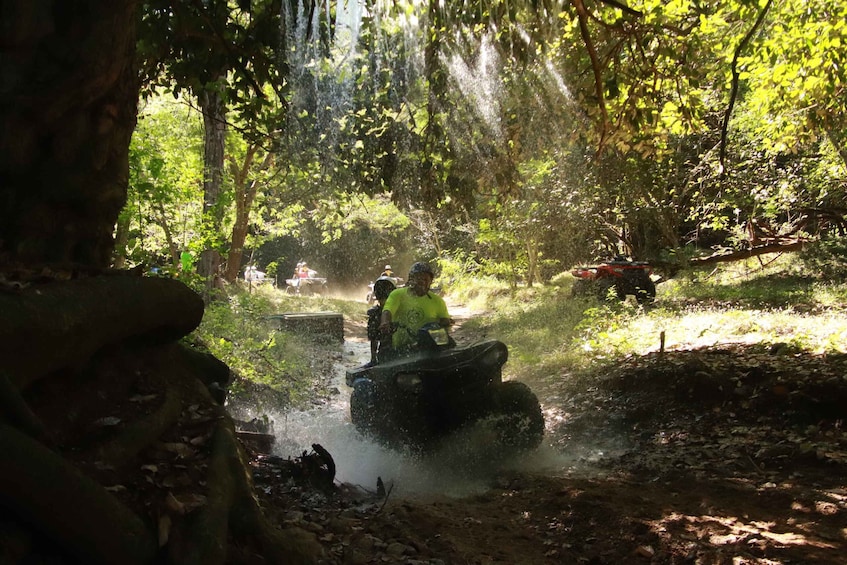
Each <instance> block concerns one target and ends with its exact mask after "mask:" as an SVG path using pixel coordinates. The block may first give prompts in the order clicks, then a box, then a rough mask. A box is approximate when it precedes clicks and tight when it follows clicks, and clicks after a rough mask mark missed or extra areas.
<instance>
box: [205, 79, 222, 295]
mask: <svg viewBox="0 0 847 565" xmlns="http://www.w3.org/2000/svg"><path fill="white" fill-rule="evenodd" d="M198 98H199V100H200V107H201V108H202V110H203V124H204V126H205V128H204V152H203V169H204V171H203V220H204V222H208V225H207V229H208V233H215V234H217V233H221V223H222V221H223V210H222V209H221V194H222V193H223V167H224V148H225V142H226V108H225V106H224V101H223V98H222V97H221V94H220V92H218V91H217V90H215V89H214V88H212V87H210V88H207V89H206V90H204V91H203V92H201V93H200V94H199V96H198ZM220 267H221V254H220V251H219V250H218V249H216V248H215V242H213V241H212V242H207V247H206V249H204V250H203V252H202V254H201V255H200V263H199V272H200V274H201V275H203V276H204V277H206V289H207V291H210V290H211V288H212V287H213V286H215V278H216V277H217V276H218V274H219V270H220Z"/></svg>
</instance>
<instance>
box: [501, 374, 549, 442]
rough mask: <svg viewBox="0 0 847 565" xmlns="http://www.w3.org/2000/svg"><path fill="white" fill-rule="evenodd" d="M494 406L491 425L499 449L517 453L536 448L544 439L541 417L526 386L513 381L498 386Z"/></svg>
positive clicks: (537, 404) (536, 400) (538, 406)
mask: <svg viewBox="0 0 847 565" xmlns="http://www.w3.org/2000/svg"><path fill="white" fill-rule="evenodd" d="M493 405H494V406H493V409H492V411H491V416H490V421H491V422H492V423H493V425H494V427H495V428H496V430H497V432H498V441H499V443H500V444H501V445H502V446H504V447H508V448H515V449H519V450H525V449H534V448H536V447H538V445H539V444H540V443H541V440H542V438H543V437H544V415H543V414H542V413H541V404H539V402H538V397H537V396H535V393H533V392H532V390H530V388H529V387H528V386H526V385H525V384H523V383H519V382H514V381H509V382H504V383H502V384H500V385H499V386H498V387H497V391H496V394H495V396H494V402H493Z"/></svg>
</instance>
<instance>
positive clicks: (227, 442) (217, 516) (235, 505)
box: [169, 383, 323, 565]
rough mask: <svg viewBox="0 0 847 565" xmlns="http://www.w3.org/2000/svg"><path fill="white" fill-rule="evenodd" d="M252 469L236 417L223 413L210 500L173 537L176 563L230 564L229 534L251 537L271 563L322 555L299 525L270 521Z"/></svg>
mask: <svg viewBox="0 0 847 565" xmlns="http://www.w3.org/2000/svg"><path fill="white" fill-rule="evenodd" d="M198 384H200V383H198ZM206 394H208V393H206ZM249 468H250V467H249V465H248V464H247V461H246V457H245V455H244V452H243V450H242V448H241V446H240V444H239V443H238V440H237V439H236V435H235V428H234V426H233V422H232V420H231V419H230V418H229V417H228V416H226V417H221V418H220V419H218V420H217V421H216V424H215V429H214V433H213V435H212V442H211V454H210V461H209V467H208V476H207V484H208V504H206V505H205V506H203V507H201V508H199V509H197V510H196V511H195V512H194V515H193V516H190V517H189V518H190V520H187V523H186V528H185V530H184V531H183V532H181V533H178V534H177V539H175V540H173V541H172V542H171V544H170V547H169V558H170V560H171V561H172V562H173V563H180V564H186V565H194V564H197V565H201V564H202V565H206V564H223V563H227V562H229V561H228V559H227V558H228V556H227V543H226V542H227V539H228V537H229V536H230V535H237V536H239V538H248V539H252V540H253V542H255V543H256V544H257V545H258V549H259V550H260V553H261V555H263V556H264V559H265V560H266V561H267V562H268V563H291V564H295V565H296V564H300V563H302V564H307V563H314V562H315V561H316V560H317V558H318V556H319V555H320V554H321V553H322V551H323V550H322V548H321V546H320V544H318V543H317V541H316V540H315V538H314V535H312V534H310V533H308V532H306V531H304V530H302V529H299V528H289V529H286V530H280V529H277V528H274V527H273V526H271V525H270V524H269V523H268V521H267V519H266V518H265V516H264V514H263V513H262V510H261V507H260V506H259V502H258V500H257V499H256V496H255V494H254V493H253V485H252V479H251V477H250V474H249V471H248V470H249Z"/></svg>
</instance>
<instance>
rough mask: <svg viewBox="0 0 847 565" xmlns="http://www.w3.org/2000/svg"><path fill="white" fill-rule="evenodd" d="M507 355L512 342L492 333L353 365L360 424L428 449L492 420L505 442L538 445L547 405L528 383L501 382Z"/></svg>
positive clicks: (354, 414) (355, 416)
mask: <svg viewBox="0 0 847 565" xmlns="http://www.w3.org/2000/svg"><path fill="white" fill-rule="evenodd" d="M451 343H452V342H451ZM507 358H508V349H507V348H506V345H505V344H503V343H502V342H500V341H493V340H492V341H486V342H483V343H479V344H476V345H472V346H468V347H455V346H446V347H440V348H431V349H427V350H421V351H417V352H415V353H412V354H410V355H407V356H402V357H399V358H396V359H393V360H391V361H387V362H382V363H379V364H376V365H373V366H367V365H366V366H362V367H358V368H356V369H352V370H349V371H347V384H348V385H349V386H351V387H353V392H352V394H351V396H350V415H351V419H352V421H353V424H354V425H355V426H356V428H357V429H358V430H359V431H361V432H362V433H364V434H366V435H369V436H371V437H373V438H375V439H377V440H378V441H380V442H381V443H383V444H385V445H388V446H390V447H399V448H413V449H419V450H425V449H427V448H430V447H433V446H434V445H437V444H438V443H439V442H440V441H441V440H442V439H444V438H446V437H447V436H449V435H451V434H452V433H454V432H456V431H458V430H461V429H463V428H466V427H468V426H471V425H473V424H475V423H477V422H480V421H482V420H486V421H487V422H486V424H487V425H488V424H490V425H491V427H492V429H493V430H494V431H495V434H494V435H493V437H494V438H495V441H497V442H498V443H500V444H502V445H503V446H504V447H511V448H517V449H530V448H534V447H536V446H538V444H539V443H540V442H541V439H542V437H543V435H544V417H543V415H542V413H541V406H540V404H539V403H538V399H537V398H536V396H535V394H533V393H532V391H531V390H530V389H529V387H527V386H526V385H524V384H523V383H519V382H503V381H502V379H501V369H502V367H503V364H504V363H505V362H506V360H507Z"/></svg>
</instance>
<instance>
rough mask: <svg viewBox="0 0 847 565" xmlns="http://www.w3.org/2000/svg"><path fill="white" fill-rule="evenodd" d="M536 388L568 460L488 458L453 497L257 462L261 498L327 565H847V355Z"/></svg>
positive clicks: (750, 353)
mask: <svg viewBox="0 0 847 565" xmlns="http://www.w3.org/2000/svg"><path fill="white" fill-rule="evenodd" d="M361 331H362V328H355V327H354V328H352V332H353V333H354V334H356V333H357V332H361ZM456 335H457V338H458V339H459V340H460V342H461V341H462V337H465V338H467V337H469V336H462V333H461V328H459V330H458V331H457V332H456ZM359 337H360V338H361V336H359ZM529 384H530V385H533V383H529ZM533 389H534V390H536V392H537V393H538V395H539V398H540V400H541V403H542V406H543V408H544V411H545V415H546V419H547V437H546V441H545V443H546V446H545V449H547V450H553V451H556V452H557V453H560V454H562V455H563V456H564V459H565V460H568V461H570V463H569V464H566V465H562V466H559V467H558V468H549V467H548V468H545V469H539V470H538V472H527V471H525V470H524V471H521V472H517V471H514V470H511V471H507V470H503V471H500V472H491V469H490V468H489V469H486V473H487V474H486V477H487V481H488V484H489V488H488V489H487V490H486V491H485V492H483V493H481V494H475V495H473V496H469V497H464V498H455V497H449V496H430V495H427V496H413V497H401V496H399V495H396V496H395V495H392V493H391V492H390V491H389V492H388V494H387V496H381V495H377V494H376V493H375V492H365V491H363V490H362V489H360V488H357V487H350V485H338V484H336V486H335V487H334V488H333V489H331V490H330V491H329V492H325V491H321V490H318V489H314V488H311V487H309V486H306V485H305V484H303V483H300V484H299V485H298V484H296V483H293V482H291V481H288V482H278V481H276V482H275V481H274V480H273V477H272V476H273V472H272V469H271V470H270V472H269V469H268V468H267V466H265V467H264V468H263V466H262V464H258V463H257V471H258V472H257V475H256V478H257V485H258V489H257V490H258V492H259V493H260V497H261V498H262V500H263V502H264V504H265V507H266V508H268V509H273V511H274V512H276V514H277V516H276V517H277V519H278V520H279V521H280V522H281V523H283V524H286V525H297V526H301V527H303V528H305V529H307V530H309V531H312V532H314V533H315V534H316V535H317V536H318V539H319V541H320V543H321V544H322V546H323V547H324V550H325V555H324V557H323V558H322V559H321V560H320V562H322V563H410V564H418V563H430V564H439V563H445V564H452V563H457V564H458V563H473V564H488V563H521V564H533V563H539V564H540V563H577V564H578V563H596V564H601V563H602V564H606V563H608V564H612V563H615V564H616V563H709V564H716V563H721V564H722V563H727V564H729V563H733V564H739V563H768V564H772V563H832V564H836V563H845V557H844V556H845V555H847V479H845V477H847V429H845V427H844V424H845V417H846V416H847V356H845V355H836V356H833V355H830V356H815V355H810V354H807V353H803V352H798V351H793V350H792V349H791V348H790V347H789V346H777V347H772V348H770V349H767V350H763V349H761V348H757V347H751V346H746V345H745V346H740V345H727V346H723V347H713V348H708V349H698V350H687V351H667V352H665V353H663V354H658V353H655V354H650V355H647V356H642V357H631V358H628V359H626V360H624V361H623V362H621V363H620V364H618V365H617V366H614V367H611V368H607V369H605V370H603V371H599V372H598V373H596V374H594V375H592V376H590V377H589V376H583V377H581V378H580V379H578V380H574V379H569V380H566V379H563V380H562V381H561V382H559V383H554V384H550V383H547V384H545V385H543V386H542V385H539V386H537V387H536V386H535V385H533ZM598 454H602V455H598ZM529 457H531V456H529ZM523 468H524V469H526V466H523Z"/></svg>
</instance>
